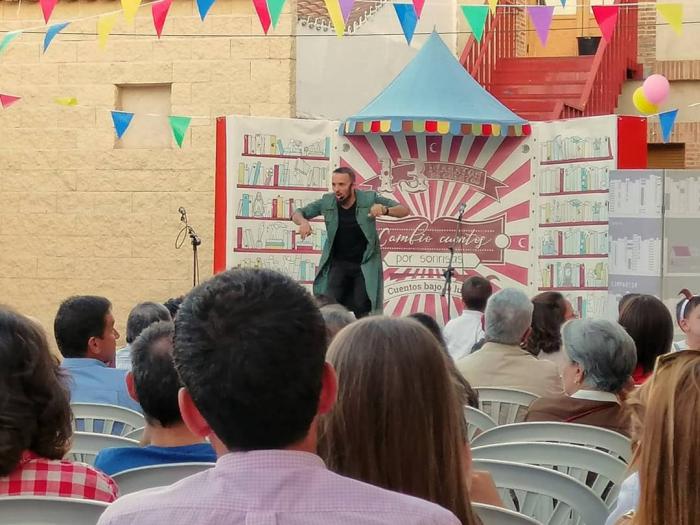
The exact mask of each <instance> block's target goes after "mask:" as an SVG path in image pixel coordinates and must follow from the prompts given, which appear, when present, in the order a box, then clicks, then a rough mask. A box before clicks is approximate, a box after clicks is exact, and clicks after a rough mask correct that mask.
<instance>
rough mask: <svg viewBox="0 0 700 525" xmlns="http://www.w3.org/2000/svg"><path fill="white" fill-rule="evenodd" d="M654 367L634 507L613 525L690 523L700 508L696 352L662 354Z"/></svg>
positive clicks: (699, 367)
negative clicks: (636, 506)
mask: <svg viewBox="0 0 700 525" xmlns="http://www.w3.org/2000/svg"><path fill="white" fill-rule="evenodd" d="M657 363H658V364H657V366H656V371H655V372H654V375H653V376H652V378H651V379H650V380H649V388H650V390H649V397H648V401H647V406H646V410H645V416H644V420H645V421H644V429H643V431H642V437H641V440H640V442H639V447H638V448H637V450H636V453H635V458H634V460H635V462H636V464H637V465H638V468H639V482H640V493H639V505H638V509H637V511H636V512H635V511H633V512H632V513H630V514H628V515H627V516H626V517H624V518H622V519H621V520H619V521H618V523H620V524H624V525H628V524H629V525H665V524H669V525H670V524H678V525H681V524H682V525H691V524H695V523H697V522H698V512H699V509H700V490H698V476H699V475H700V457H699V456H698V448H700V417H698V414H700V352H697V351H685V352H678V353H675V354H669V355H667V356H661V357H659V360H658V362H657ZM645 386H646V385H645Z"/></svg>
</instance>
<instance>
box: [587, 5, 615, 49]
mask: <svg viewBox="0 0 700 525" xmlns="http://www.w3.org/2000/svg"><path fill="white" fill-rule="evenodd" d="M591 9H593V16H595V21H596V22H598V27H599V28H600V32H601V33H603V38H604V39H605V41H606V42H610V40H612V36H613V33H614V32H615V26H616V25H617V15H618V13H619V12H620V8H619V6H616V5H594V6H593V7H591Z"/></svg>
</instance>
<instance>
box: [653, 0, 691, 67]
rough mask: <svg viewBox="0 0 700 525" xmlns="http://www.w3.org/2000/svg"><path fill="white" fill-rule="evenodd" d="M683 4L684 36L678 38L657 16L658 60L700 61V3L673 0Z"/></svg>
mask: <svg viewBox="0 0 700 525" xmlns="http://www.w3.org/2000/svg"><path fill="white" fill-rule="evenodd" d="M673 1H674V3H680V4H683V22H684V23H683V35H682V36H678V35H677V34H676V32H675V31H674V30H673V29H671V26H669V25H668V24H667V23H666V21H665V20H664V19H663V18H662V17H661V16H660V15H659V14H657V15H656V23H657V26H656V60H700V46H698V37H700V24H698V22H700V1H699V0H673Z"/></svg>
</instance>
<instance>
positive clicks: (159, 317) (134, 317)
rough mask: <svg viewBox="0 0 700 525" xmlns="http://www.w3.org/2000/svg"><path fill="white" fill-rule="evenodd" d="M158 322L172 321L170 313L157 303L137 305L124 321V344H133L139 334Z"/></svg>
mask: <svg viewBox="0 0 700 525" xmlns="http://www.w3.org/2000/svg"><path fill="white" fill-rule="evenodd" d="M158 321H172V317H171V316H170V311H168V309H167V308H166V307H165V306H163V305H162V304H159V303H151V302H145V303H139V304H137V305H136V306H134V307H133V308H132V309H131V312H129V317H128V318H127V320H126V342H127V343H128V344H131V343H133V342H134V341H135V340H136V338H137V337H138V336H139V334H140V333H141V332H143V331H144V330H145V329H146V328H148V327H149V326H151V325H152V324H153V323H157V322H158Z"/></svg>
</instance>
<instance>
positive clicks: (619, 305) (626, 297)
mask: <svg viewBox="0 0 700 525" xmlns="http://www.w3.org/2000/svg"><path fill="white" fill-rule="evenodd" d="M640 295H642V294H638V293H626V294H625V295H623V296H622V297H621V298H620V302H618V303H617V315H618V317H619V316H620V314H621V313H622V310H623V309H624V308H625V305H626V304H627V303H628V302H630V301H631V300H632V299H634V298H635V297H639V296H640Z"/></svg>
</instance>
